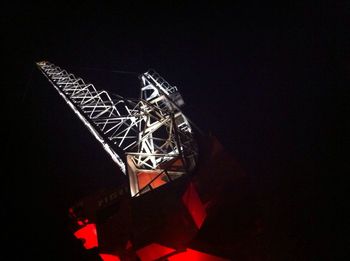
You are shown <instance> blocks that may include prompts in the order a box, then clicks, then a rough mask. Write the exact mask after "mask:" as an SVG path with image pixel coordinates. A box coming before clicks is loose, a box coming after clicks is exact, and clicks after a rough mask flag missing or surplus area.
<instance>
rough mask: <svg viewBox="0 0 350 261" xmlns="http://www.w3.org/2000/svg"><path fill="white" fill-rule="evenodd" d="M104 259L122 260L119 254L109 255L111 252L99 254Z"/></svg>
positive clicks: (111, 260)
mask: <svg viewBox="0 0 350 261" xmlns="http://www.w3.org/2000/svg"><path fill="white" fill-rule="evenodd" d="M99 255H100V257H101V258H102V260H103V261H120V258H119V257H118V256H114V255H109V254H99Z"/></svg>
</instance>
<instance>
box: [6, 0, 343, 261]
mask: <svg viewBox="0 0 350 261" xmlns="http://www.w3.org/2000/svg"><path fill="white" fill-rule="evenodd" d="M343 10H346V8H345V7H344V6H338V7H332V6H328V5H322V4H317V5H311V4H310V5H300V6H297V5H289V6H288V5H287V6H285V5H284V6H282V5H280V6H270V7H268V6H266V5H264V4H255V3H250V2H247V3H245V4H243V5H238V4H234V5H231V6H225V5H221V6H217V5H215V4H205V3H198V4H194V3H192V4H188V3H186V1H174V2H166V3H162V4H156V3H152V4H151V3H150V4H145V3H143V4H141V3H138V2H136V1H129V3H124V4H115V5H113V6H108V5H103V4H96V5H90V4H87V3H83V4H77V3H70V4H63V3H59V2H56V3H52V4H46V5H45V6H40V5H32V4H28V3H27V4H24V3H15V2H12V3H11V4H8V5H6V6H5V8H4V9H3V18H5V19H3V25H4V29H5V30H4V31H3V41H4V42H5V44H6V45H5V47H4V48H3V51H4V57H5V58H7V59H6V64H4V65H5V67H7V70H6V72H8V73H7V75H6V76H8V77H5V78H3V84H2V87H3V88H5V89H6V94H10V95H9V96H7V95H5V96H3V99H5V101H6V103H5V104H6V105H5V107H6V110H5V111H6V116H9V119H7V117H5V118H4V124H3V127H2V129H3V131H4V132H5V134H4V136H3V137H4V144H5V145H6V152H5V153H4V156H3V158H4V159H5V161H7V162H8V163H9V162H10V160H12V162H13V163H10V164H9V166H10V168H7V170H6V171H2V184H3V185H4V189H3V190H2V193H3V197H2V205H3V208H2V216H3V217H4V222H3V224H2V225H3V226H4V227H5V229H4V232H3V233H1V234H2V237H3V238H4V240H3V242H6V244H5V246H6V247H7V246H8V247H13V248H14V249H15V251H13V250H11V255H13V256H14V257H18V259H20V260H24V259H23V258H28V259H29V258H33V259H34V260H35V259H39V258H44V259H46V260H90V259H91V260H98V257H97V256H96V255H94V254H93V253H92V254H91V256H89V255H88V254H86V252H84V251H83V249H82V247H81V245H80V243H79V242H77V241H76V240H75V239H74V238H73V236H72V235H71V233H70V231H69V230H68V226H67V223H68V221H67V217H66V214H67V209H68V207H69V206H70V204H71V203H72V202H73V201H74V200H76V199H77V198H79V197H81V196H84V195H87V194H88V193H89V192H91V191H94V190H96V189H97V188H98V187H100V186H105V185H111V184H116V183H118V175H119V173H118V172H119V171H118V168H117V167H116V166H115V165H114V163H113V162H112V161H111V160H110V158H109V156H108V155H107V154H106V153H105V152H104V151H103V149H102V148H101V146H100V145H99V144H98V142H97V141H95V140H94V138H93V136H92V135H91V134H90V133H89V132H88V130H87V129H86V128H85V126H84V125H83V124H82V123H81V122H80V121H79V120H78V119H77V117H76V115H75V114H74V113H73V112H72V111H71V109H70V108H69V107H68V106H67V104H65V102H64V101H63V100H62V98H61V97H59V95H58V94H57V92H56V91H55V90H54V89H53V88H52V87H51V86H50V84H49V82H48V81H47V80H46V78H44V76H43V75H41V73H40V72H39V71H38V69H37V68H36V67H35V64H34V63H35V62H36V61H40V60H48V61H50V62H52V63H55V64H56V65H59V66H61V67H62V68H66V69H68V70H69V71H71V72H73V73H75V74H76V75H79V76H81V77H82V78H83V79H85V80H87V81H90V82H92V83H94V84H95V86H96V87H97V88H98V89H108V90H110V91H112V92H115V93H117V94H120V95H123V96H126V97H137V96H138V95H139V91H138V90H139V89H138V87H139V80H138V79H137V77H136V76H135V75H134V74H126V73H117V72H115V71H116V70H122V71H131V72H136V73H142V72H144V71H146V70H147V69H148V68H150V67H151V68H154V69H155V70H156V71H158V72H159V73H160V74H161V75H162V76H164V78H166V79H167V80H168V81H169V82H170V83H171V84H174V85H176V86H178V88H179V89H180V92H181V94H182V96H183V98H184V100H185V103H186V106H185V108H184V111H185V113H186V114H187V115H188V116H189V117H190V118H191V119H192V120H193V121H194V122H195V123H197V125H199V126H200V127H201V128H202V129H203V130H204V131H205V132H209V131H210V132H211V133H213V134H214V135H215V136H216V137H217V138H218V139H219V140H220V142H221V143H222V144H223V145H224V146H225V148H226V149H227V150H228V151H229V152H230V153H231V154H232V155H233V156H234V157H235V158H236V159H237V160H238V161H239V162H240V164H241V165H242V167H243V169H244V170H245V171H246V173H247V174H248V175H249V177H251V183H252V185H251V187H252V190H253V193H254V195H255V197H256V199H257V202H258V205H259V208H260V212H261V215H262V217H263V224H264V237H265V243H266V244H265V245H264V249H263V251H262V252H263V254H262V255H261V256H260V257H257V259H254V260H313V259H315V260H320V259H318V258H319V257H322V258H325V259H326V260H327V259H328V260H333V259H332V258H335V257H337V256H340V255H341V254H342V247H343V245H342V244H334V242H335V239H336V236H337V234H338V232H340V231H341V230H343V227H342V226H341V225H340V224H341V223H340V222H330V221H329V218H328V215H329V212H330V211H329V210H328V206H330V205H332V206H334V204H337V202H336V200H335V199H334V198H333V194H331V193H330V192H329V190H330V186H332V184H338V183H337V182H338V181H335V183H334V179H332V178H330V177H329V176H328V175H327V176H324V172H326V174H330V173H329V172H328V171H327V169H325V167H321V165H322V164H321V163H325V162H326V161H329V160H331V159H332V158H334V157H335V155H334V153H333V152H331V151H332V148H331V147H332V146H331V142H330V138H331V137H332V136H333V134H332V132H333V128H334V127H335V124H336V120H335V116H334V114H333V107H334V106H333V105H334V103H333V102H334V99H333V98H334V97H333V88H334V87H335V86H336V85H337V82H336V81H334V79H333V77H332V75H333V73H334V72H335V71H336V70H337V69H338V68H337V67H335V66H334V62H336V61H337V59H338V57H339V56H343V55H344V54H345V52H344V53H343V52H340V51H339V50H340V47H341V46H342V45H343V43H342V42H340V39H339V37H338V33H339V27H338V25H337V26H335V25H334V24H333V23H332V22H331V21H333V19H334V18H336V19H337V18H339V17H340V19H339V21H342V20H341V19H342V18H341V16H340V14H341V13H342V11H343ZM7 60H8V62H7ZM348 68H349V67H348ZM338 102H339V103H342V100H339V101H338ZM13 107H14V108H13ZM342 122H343V121H342ZM336 138H337V137H336ZM339 140H340V139H339ZM7 148H9V149H8V150H7ZM325 170H326V171H325ZM330 172H331V171H330ZM339 191H340V192H341V193H342V192H343V191H342V186H339V187H338V192H339ZM228 200H230V199H229V198H228ZM227 211H233V210H227ZM234 211H239V210H234ZM214 236H215V235H213V237H214ZM228 240H229V239H228ZM344 242H345V241H344ZM333 246H335V250H332V251H331V247H333ZM6 252H8V251H6V250H5V253H6ZM21 258H22V259H21ZM244 260H253V259H249V258H248V257H246V259H244Z"/></svg>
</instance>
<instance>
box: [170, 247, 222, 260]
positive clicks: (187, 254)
mask: <svg viewBox="0 0 350 261" xmlns="http://www.w3.org/2000/svg"><path fill="white" fill-rule="evenodd" d="M168 260H169V261H183V260H191V261H227V259H224V258H221V257H216V256H212V255H209V254H206V253H203V252H199V251H196V250H193V249H189V248H188V249H187V250H186V251H184V252H180V253H179V254H176V255H173V256H170V257H168Z"/></svg>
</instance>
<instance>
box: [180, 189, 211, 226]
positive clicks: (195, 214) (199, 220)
mask: <svg viewBox="0 0 350 261" xmlns="http://www.w3.org/2000/svg"><path fill="white" fill-rule="evenodd" d="M182 201H183V202H184V204H185V206H186V207H187V209H188V211H189V212H190V214H191V216H192V218H193V221H194V223H195V224H196V226H197V228H200V227H201V226H202V224H203V222H204V220H205V218H206V216H207V213H206V212H205V208H204V206H203V204H202V202H201V200H200V198H199V196H198V193H197V191H196V188H195V187H194V185H193V184H192V183H190V184H189V186H188V188H187V190H186V192H185V193H184V195H183V196H182Z"/></svg>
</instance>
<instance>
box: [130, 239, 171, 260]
mask: <svg viewBox="0 0 350 261" xmlns="http://www.w3.org/2000/svg"><path fill="white" fill-rule="evenodd" d="M174 251H175V249H172V248H169V247H165V246H161V245H159V244H157V243H152V244H150V245H148V246H146V247H144V248H141V249H139V250H137V251H136V253H137V255H138V257H139V258H140V259H141V260H142V261H153V260H156V259H158V258H161V257H162V256H165V255H168V254H170V253H172V252H174Z"/></svg>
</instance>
